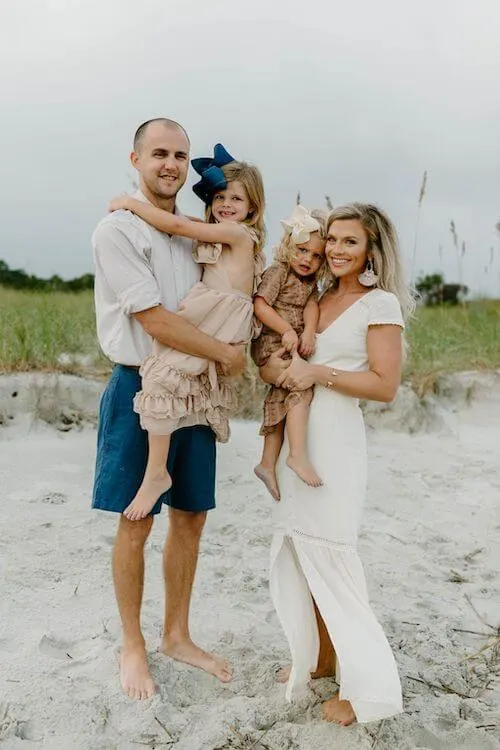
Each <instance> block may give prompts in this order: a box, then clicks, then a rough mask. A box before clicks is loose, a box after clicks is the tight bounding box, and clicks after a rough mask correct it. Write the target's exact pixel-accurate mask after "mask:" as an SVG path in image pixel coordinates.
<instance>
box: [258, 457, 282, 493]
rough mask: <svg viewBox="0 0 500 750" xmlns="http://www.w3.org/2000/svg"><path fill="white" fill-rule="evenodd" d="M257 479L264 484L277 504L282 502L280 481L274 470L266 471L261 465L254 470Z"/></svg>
mask: <svg viewBox="0 0 500 750" xmlns="http://www.w3.org/2000/svg"><path fill="white" fill-rule="evenodd" d="M253 471H254V474H255V476H256V477H258V478H259V479H260V480H261V481H262V482H264V484H265V486H266V488H267V491H268V492H269V494H270V495H271V497H272V498H273V500H276V502H279V501H280V490H279V487H278V480H277V479H276V473H275V471H274V469H266V468H265V467H264V466H262V464H259V465H258V466H256V467H255V469H254V470H253Z"/></svg>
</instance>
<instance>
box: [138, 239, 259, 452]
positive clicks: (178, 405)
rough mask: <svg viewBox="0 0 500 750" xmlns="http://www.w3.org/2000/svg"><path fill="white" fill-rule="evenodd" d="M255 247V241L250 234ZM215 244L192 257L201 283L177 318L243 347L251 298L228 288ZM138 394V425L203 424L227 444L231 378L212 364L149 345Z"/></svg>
mask: <svg viewBox="0 0 500 750" xmlns="http://www.w3.org/2000/svg"><path fill="white" fill-rule="evenodd" d="M249 232H250V234H251V236H252V239H253V240H254V242H255V241H256V239H257V237H256V235H254V233H253V231H252V230H249ZM222 252H223V249H222V245H220V244H214V245H212V244H200V245H198V247H197V248H196V249H195V250H194V252H193V256H194V259H195V260H196V262H197V263H203V264H204V271H203V278H202V281H200V282H198V283H197V284H195V285H194V287H193V288H192V289H191V290H190V291H189V293H188V294H187V295H186V297H184V299H183V300H182V302H181V304H180V307H179V309H178V310H177V314H178V315H180V316H181V317H183V318H185V319H186V320H188V321H189V322H190V323H192V324H193V325H194V326H196V327H197V328H199V330H200V331H203V332H204V333H207V334H208V335H210V336H213V337H214V338H216V339H219V340H220V341H224V342H225V343H229V344H237V343H247V342H248V341H249V340H250V339H251V338H253V336H255V335H257V333H258V326H257V323H256V321H255V319H254V314H253V299H252V297H251V296H250V295H248V294H244V293H243V292H241V291H239V290H238V289H234V288H233V287H232V286H231V282H230V280H229V276H228V273H227V270H226V267H225V265H224V263H222V262H219V261H220V259H221V255H222ZM264 264H265V258H264V254H263V253H262V252H260V251H259V252H258V253H256V255H255V267H254V292H255V290H256V288H257V285H258V284H259V282H260V278H261V276H262V272H263V270H264ZM140 374H141V377H142V390H141V391H139V393H137V394H136V396H135V399H134V409H135V411H136V412H138V414H139V415H140V419H141V426H142V427H143V429H145V430H147V431H148V432H150V433H152V434H156V435H169V434H170V433H172V432H174V431H175V430H178V429H180V428H181V427H188V426H192V425H196V424H203V425H208V426H209V427H211V428H212V430H213V431H214V432H215V435H216V438H217V440H218V441H219V442H221V443H225V442H227V440H228V439H229V414H230V412H231V411H233V410H234V408H235V406H236V398H235V392H234V387H233V385H232V383H231V379H230V378H227V377H224V376H222V375H220V374H219V373H218V372H217V369H216V365H215V362H212V361H209V360H207V359H202V358H201V357H195V356H193V355H190V354H184V353H183V352H180V351H178V350H177V349H172V348H171V347H168V346H163V345H162V344H159V343H158V342H157V341H155V342H154V350H153V354H152V355H151V356H150V357H148V358H147V359H146V360H145V361H144V363H143V364H142V366H141V368H140Z"/></svg>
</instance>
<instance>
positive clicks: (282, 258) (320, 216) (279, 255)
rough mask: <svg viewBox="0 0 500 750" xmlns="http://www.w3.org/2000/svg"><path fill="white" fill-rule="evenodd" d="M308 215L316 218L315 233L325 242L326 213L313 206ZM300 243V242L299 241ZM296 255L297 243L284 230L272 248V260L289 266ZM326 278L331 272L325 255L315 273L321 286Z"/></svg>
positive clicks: (328, 278) (327, 278)
mask: <svg viewBox="0 0 500 750" xmlns="http://www.w3.org/2000/svg"><path fill="white" fill-rule="evenodd" d="M309 213H310V215H311V216H312V217H313V218H314V219H316V221H317V222H318V224H319V229H318V232H317V234H318V235H319V238H320V239H321V240H323V242H326V231H327V225H326V221H327V216H328V215H327V213H326V212H325V211H323V210H322V209H321V208H313V210H312V211H310V212H309ZM312 234H316V232H311V235H312ZM301 244H302V243H301ZM296 255H297V245H296V244H295V242H294V241H293V240H292V237H291V235H290V232H287V231H285V232H284V233H283V236H282V238H281V240H280V243H279V245H277V246H276V247H275V248H274V260H275V262H276V263H284V264H285V265H286V266H288V268H289V267H290V263H291V262H292V260H295V257H296ZM327 280H331V274H330V272H329V269H328V265H327V263H326V257H325V259H324V261H323V263H322V264H321V266H320V267H319V269H318V271H317V273H316V281H317V282H318V284H319V285H320V286H321V285H323V286H324V284H325V282H326V281H327Z"/></svg>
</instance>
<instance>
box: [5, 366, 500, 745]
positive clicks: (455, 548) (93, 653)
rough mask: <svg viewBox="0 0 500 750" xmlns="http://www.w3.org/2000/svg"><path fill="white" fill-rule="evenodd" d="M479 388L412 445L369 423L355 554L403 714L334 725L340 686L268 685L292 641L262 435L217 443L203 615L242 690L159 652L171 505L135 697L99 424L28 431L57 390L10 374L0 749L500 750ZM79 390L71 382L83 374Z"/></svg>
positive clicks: (496, 554)
mask: <svg viewBox="0 0 500 750" xmlns="http://www.w3.org/2000/svg"><path fill="white" fill-rule="evenodd" d="M472 381H474V382H477V384H478V385H477V386H476V387H475V388H474V394H473V397H472V401H471V403H470V404H469V403H467V399H465V397H463V398H462V397H461V396H460V397H459V398H457V399H456V400H455V401H449V402H443V403H442V404H440V405H436V404H434V405H433V410H432V414H431V417H430V418H429V419H428V420H425V419H424V420H420V423H422V424H423V423H424V422H427V427H426V429H423V427H422V429H419V430H417V431H416V432H414V433H413V434H409V432H408V431H407V430H406V429H405V427H406V426H407V425H409V424H412V425H413V422H412V420H411V419H410V417H409V416H407V417H404V418H402V417H401V416H399V418H398V417H397V415H396V416H394V413H392V416H391V413H389V414H387V413H385V414H382V415H377V410H376V409H375V410H373V412H374V413H372V414H371V416H370V418H369V422H370V425H372V426H371V427H370V428H369V431H368V437H369V468H370V480H369V492H368V496H367V507H366V512H365V522H364V529H363V532H362V535H361V539H360V552H361V557H362V560H363V563H364V565H365V571H366V574H367V579H368V584H369V590H370V593H371V598H372V602H373V606H374V609H375V611H376V613H377V615H378V617H379V619H380V620H381V622H382V624H383V626H384V628H385V630H386V633H387V635H388V637H389V640H390V642H391V645H392V646H393V648H394V651H395V654H396V658H397V661H398V664H399V668H400V672H401V676H402V682H403V688H404V694H405V708H406V712H405V714H404V715H402V716H400V717H397V718H394V719H391V720H388V721H385V722H383V723H381V724H380V723H379V724H373V725H366V726H363V727H362V726H353V727H351V728H349V729H343V728H339V727H336V726H331V725H327V724H326V723H324V722H323V721H321V718H320V716H321V707H320V700H321V698H322V697H327V696H329V695H330V694H331V693H332V689H333V684H332V683H331V682H330V681H328V680H322V681H318V682H316V683H315V684H314V692H311V694H310V696H309V697H308V698H307V699H304V700H303V701H302V702H301V703H300V704H295V705H290V704H287V703H285V702H284V698H283V694H284V688H283V687H282V686H279V685H277V684H276V683H275V681H274V672H275V669H276V667H277V666H278V665H281V664H284V663H286V662H287V647H286V643H285V639H284V636H283V634H282V631H281V628H280V626H279V623H278V621H277V618H276V615H275V613H274V610H273V608H272V605H271V601H270V598H269V594H268V586H267V572H268V551H269V542H270V536H271V511H272V501H271V499H270V498H269V497H268V496H267V495H266V493H265V491H264V489H263V487H262V486H261V485H260V484H259V482H258V481H257V480H256V479H254V477H253V475H252V471H251V469H252V466H253V465H254V463H255V462H256V459H257V457H258V454H259V450H260V441H259V438H258V435H257V425H256V424H254V423H248V422H247V423H243V422H237V423H234V424H233V426H232V430H233V437H232V440H231V442H230V443H229V445H227V446H222V447H221V448H220V451H219V468H218V487H219V491H218V509H217V510H216V511H215V512H213V513H211V515H210V517H209V522H208V524H207V528H206V532H205V535H204V538H203V542H202V551H201V556H200V563H199V571H198V576H197V581H196V584H195V591H194V597H193V605H192V630H193V635H194V637H195V639H196V640H198V641H199V642H200V643H201V644H202V645H203V646H205V647H207V648H209V649H213V650H216V651H218V652H220V653H223V654H224V655H226V656H228V657H229V658H230V659H231V660H232V662H233V664H234V667H235V677H234V680H233V682H232V683H231V684H229V685H225V686H224V685H221V684H219V683H218V682H217V681H216V680H215V679H214V678H212V677H210V676H208V675H206V674H203V673H201V672H198V671H196V670H194V669H191V668H189V667H186V666H182V665H179V664H176V663H174V662H172V661H171V660H168V659H166V658H165V657H163V656H161V655H159V654H158V653H157V652H156V647H157V644H158V642H159V636H160V631H161V625H162V608H163V586H162V579H161V572H160V566H161V550H162V541H163V538H164V535H165V529H166V523H167V520H166V514H163V515H162V517H161V518H160V519H159V520H158V521H157V523H156V524H155V527H154V529H153V533H152V536H151V538H150V541H149V543H148V547H147V579H146V590H145V596H144V608H143V624H144V630H145V633H146V636H147V639H148V642H149V645H150V655H151V665H152V670H153V675H154V677H155V679H156V681H157V683H158V686H159V692H158V694H157V696H156V697H155V698H153V699H152V700H150V701H147V702H144V703H140V704H137V703H133V702H131V701H129V700H128V699H126V698H125V697H124V696H123V695H122V694H121V692H120V688H119V683H118V678H117V667H116V649H117V647H118V637H119V623H118V617H117V613H116V610H115V602H114V597H113V592H112V584H111V577H110V552H111V545H112V542H113V536H114V528H115V524H116V518H115V517H113V516H111V515H107V514H104V513H101V512H96V511H92V510H91V509H90V505H89V503H90V501H89V495H90V489H91V482H92V472H93V461H94V451H95V429H94V427H93V426H92V425H88V424H81V425H77V426H73V427H72V429H70V430H69V431H62V430H61V429H58V427H67V426H69V425H64V422H71V421H72V420H71V418H68V417H67V414H66V418H63V420H62V421H61V420H60V419H56V420H55V421H56V425H55V426H53V425H48V424H46V423H44V422H43V421H41V420H34V418H33V414H32V412H33V409H34V408H35V406H36V410H37V412H38V413H41V412H43V409H44V408H45V407H44V406H43V398H40V397H39V396H36V397H34V396H33V397H31V396H30V397H28V396H26V393H25V391H26V388H25V384H26V380H23V379H22V378H17V379H16V378H15V377H10V378H6V377H4V378H0V391H1V394H0V422H2V421H3V422H4V423H3V425H0V484H1V488H2V507H3V512H2V514H1V517H0V569H1V584H0V585H1V597H0V613H1V621H0V667H1V671H0V746H1V747H2V748H5V749H6V750H10V749H11V748H12V749H13V750H14V749H17V748H20V749H21V750H31V749H35V748H44V749H45V748H47V749H48V750H73V749H74V750H115V749H116V750H129V749H130V750H132V748H134V749H135V748H144V747H150V748H167V747H172V748H175V749H176V750H224V749H226V748H231V749H233V750H250V749H252V750H281V749H283V748H285V749H288V748H289V749H290V750H313V749H314V750H323V749H325V750H327V749H328V750H337V749H338V750H371V749H373V748H376V750H417V748H418V750H493V749H494V748H500V707H499V706H500V683H499V681H498V678H499V677H500V671H499V670H500V657H499V651H500V646H499V640H498V630H496V631H495V628H498V626H499V625H500V584H499V577H498V569H499V567H500V566H499V563H500V543H499V539H500V460H499V459H500V448H499V447H498V446H499V445H500V374H498V373H497V374H494V373H490V374H483V375H481V376H477V377H476V376H472V375H471V376H467V377H465V379H464V380H462V381H461V382H462V384H463V389H462V394H466V393H469V391H470V389H469V387H468V384H469V383H470V382H472ZM68 382H69V381H68ZM70 382H71V383H73V385H72V388H73V389H74V387H76V386H74V383H75V382H76V379H70ZM23 388H24V391H23ZM99 389H100V386H97V385H96V386H92V385H90V386H89V390H88V391H86V392H85V394H84V395H83V396H80V397H79V398H80V402H81V403H80V404H79V406H77V407H74V406H73V407H72V408H73V411H74V412H75V413H76V412H78V413H80V412H79V409H81V410H83V411H85V409H84V406H85V403H84V402H85V398H87V399H88V400H89V403H90V406H89V410H90V411H92V410H95V399H96V398H97V394H98V392H99ZM13 392H16V393H18V395H17V396H15V397H12V393H13ZM30 393H32V394H33V390H31V391H30ZM89 394H90V395H89ZM63 401H64V398H63V396H61V400H60V402H58V403H59V405H60V404H62V403H63ZM35 402H36V403H35ZM82 404H83V406H82ZM61 408H62V407H61ZM64 408H65V409H66V407H64ZM26 409H27V410H28V411H26ZM56 411H57V409H56ZM62 411H64V409H62ZM83 411H82V413H83ZM1 415H3V418H2V416H1ZM42 415H43V414H42ZM56 416H57V415H56ZM9 417H12V418H11V419H10V418H9ZM398 419H399V421H398ZM76 421H79V420H78V419H77V420H76ZM417 421H419V420H417ZM373 425H374V426H373ZM388 425H392V427H393V428H394V427H399V429H388ZM474 610H477V612H475V611H474ZM481 620H484V622H482V621H481ZM463 631H474V632H473V633H468V632H463ZM481 634H482V635H481ZM495 635H496V638H495ZM481 649H482V650H481ZM495 677H496V679H497V681H496V682H495V681H494V680H495Z"/></svg>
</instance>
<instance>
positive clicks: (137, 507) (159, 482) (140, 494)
mask: <svg viewBox="0 0 500 750" xmlns="http://www.w3.org/2000/svg"><path fill="white" fill-rule="evenodd" d="M171 486H172V478H171V477H170V474H168V473H167V474H161V475H159V476H156V477H153V478H148V479H146V477H144V479H143V481H142V484H141V486H140V487H139V489H138V491H137V495H136V496H135V497H134V499H133V500H132V502H131V503H130V505H128V506H127V507H126V508H125V510H124V511H123V515H124V516H126V517H127V518H128V520H129V521H140V520H141V519H142V518H146V516H147V515H148V513H150V512H151V510H152V508H153V506H154V504H155V503H156V501H157V500H158V498H159V497H160V496H161V495H163V493H164V492H167V490H169V489H170V487H171Z"/></svg>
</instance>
